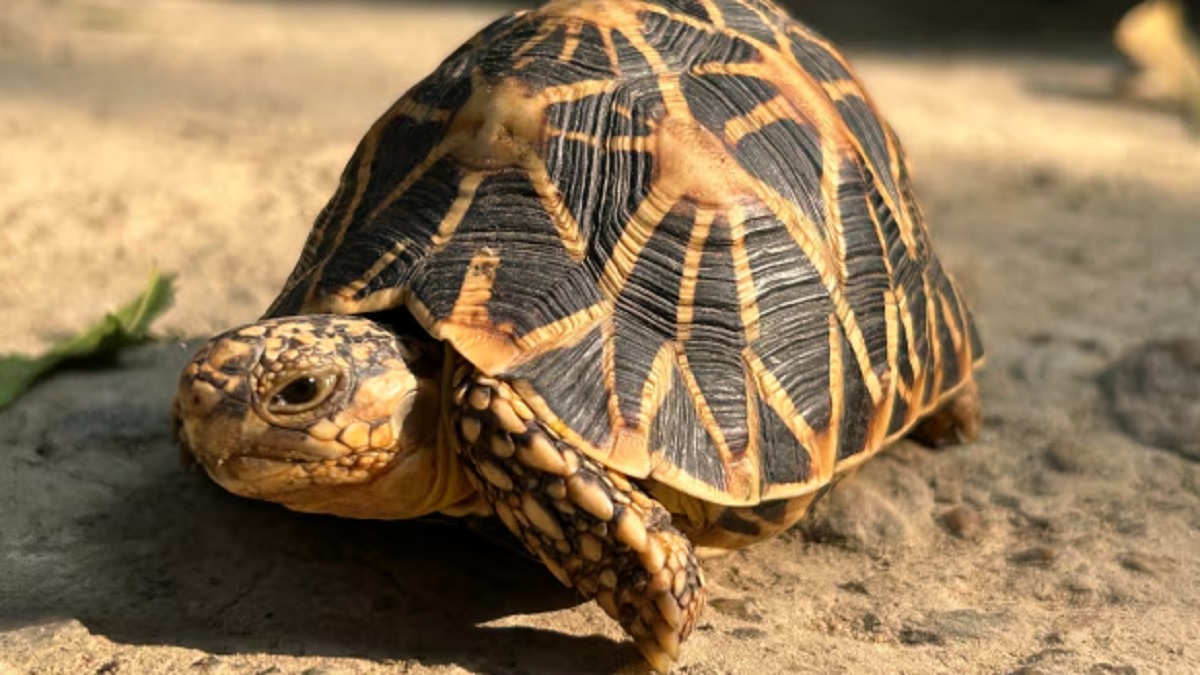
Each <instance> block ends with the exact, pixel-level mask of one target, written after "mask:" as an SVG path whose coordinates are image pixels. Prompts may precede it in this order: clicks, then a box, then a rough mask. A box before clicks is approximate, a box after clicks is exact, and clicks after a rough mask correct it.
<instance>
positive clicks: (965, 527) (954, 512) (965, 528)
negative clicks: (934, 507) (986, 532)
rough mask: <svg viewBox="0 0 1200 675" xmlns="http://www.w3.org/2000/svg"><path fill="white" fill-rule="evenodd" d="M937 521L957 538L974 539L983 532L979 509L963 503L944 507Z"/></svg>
mask: <svg viewBox="0 0 1200 675" xmlns="http://www.w3.org/2000/svg"><path fill="white" fill-rule="evenodd" d="M938 521H939V522H940V523H941V524H942V527H943V528H945V529H946V531H947V532H949V533H950V534H952V535H954V536H955V537H958V538H959V539H967V540H969V541H975V540H977V539H979V537H980V535H981V534H982V532H983V517H982V516H980V515H979V511H977V510H975V509H974V508H972V507H970V506H967V505H965V504H959V505H958V506H953V507H951V508H949V509H946V510H945V511H943V512H942V515H941V516H940V517H939V518H938Z"/></svg>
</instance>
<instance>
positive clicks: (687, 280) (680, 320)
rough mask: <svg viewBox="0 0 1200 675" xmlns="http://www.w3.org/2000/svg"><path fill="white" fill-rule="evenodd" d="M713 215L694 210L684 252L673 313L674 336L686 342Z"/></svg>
mask: <svg viewBox="0 0 1200 675" xmlns="http://www.w3.org/2000/svg"><path fill="white" fill-rule="evenodd" d="M715 217H716V214H715V213H713V212H712V211H707V210H705V211H697V212H696V222H695V223H694V224H693V225H692V234H691V237H690V238H689V239H688V247H687V251H686V252H685V253H684V257H683V270H682V272H681V273H680V279H679V311H678V313H677V314H676V315H675V336H676V339H677V340H679V341H680V342H686V341H687V340H688V339H690V338H691V336H692V319H693V317H694V313H695V307H694V303H695V301H696V282H697V280H698V278H699V276H700V260H701V258H702V256H703V255H704V243H705V242H706V241H708V233H709V230H710V229H711V228H712V223H713V219H714V218H715Z"/></svg>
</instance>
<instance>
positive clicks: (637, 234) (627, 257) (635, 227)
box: [600, 189, 674, 301]
mask: <svg viewBox="0 0 1200 675" xmlns="http://www.w3.org/2000/svg"><path fill="white" fill-rule="evenodd" d="M656 201H657V200H656V199H655V198H654V190H653V189H651V190H650V193H649V194H648V195H646V197H645V198H644V199H642V203H641V204H639V205H638V208H637V211H635V212H634V213H633V215H631V216H630V217H629V220H628V221H626V223H625V228H624V229H623V230H621V236H620V238H618V239H617V243H616V245H615V246H613V250H612V252H611V254H610V255H609V258H608V263H606V264H605V265H604V271H603V272H602V273H601V275H600V290H601V291H602V292H603V293H604V297H605V298H607V299H608V300H610V301H616V298H617V296H618V295H620V294H621V290H622V289H624V288H625V284H626V282H628V281H629V275H630V274H632V273H633V267H634V265H636V264H637V261H638V258H639V257H641V255H642V250H643V249H644V248H645V247H646V243H647V242H649V241H650V235H652V234H653V233H654V230H655V229H656V228H657V227H658V225H659V224H660V223H661V222H662V220H663V218H665V217H666V216H667V213H669V212H670V210H671V209H670V208H662V207H661V206H659V205H658V204H657V203H656ZM671 208H674V205H673V204H672V205H671Z"/></svg>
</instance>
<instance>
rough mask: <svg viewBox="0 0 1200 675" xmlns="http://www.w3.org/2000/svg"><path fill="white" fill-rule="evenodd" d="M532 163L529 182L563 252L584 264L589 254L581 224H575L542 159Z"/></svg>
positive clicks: (573, 260) (572, 259)
mask: <svg viewBox="0 0 1200 675" xmlns="http://www.w3.org/2000/svg"><path fill="white" fill-rule="evenodd" d="M531 163H532V165H533V166H532V167H531V168H530V170H529V180H530V182H531V183H533V189H534V190H535V191H537V194H538V199H539V200H541V202H542V208H543V209H544V210H545V211H546V213H547V214H549V215H550V220H552V221H553V222H554V229H555V230H557V231H558V240H559V241H560V242H562V245H563V250H565V251H566V252H567V256H568V257H569V258H570V259H571V261H572V262H576V263H578V262H583V256H584V255H585V254H586V253H587V242H586V241H585V240H584V239H583V236H582V235H581V234H580V233H579V224H578V223H577V222H575V216H574V215H573V214H572V213H571V209H569V208H567V204H566V200H564V199H563V196H562V193H560V192H559V191H558V186H557V185H555V184H554V181H553V180H552V179H551V178H550V174H549V172H548V171H547V170H546V164H545V163H544V162H543V161H542V160H540V159H537V160H533V161H532V162H531Z"/></svg>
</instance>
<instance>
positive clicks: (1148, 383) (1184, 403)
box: [1100, 338, 1200, 461]
mask: <svg viewBox="0 0 1200 675" xmlns="http://www.w3.org/2000/svg"><path fill="white" fill-rule="evenodd" d="M1100 384H1101V386H1102V387H1103V389H1104V392H1105V394H1106V395H1107V398H1108V405H1109V410H1110V412H1111V413H1112V415H1113V416H1114V417H1115V418H1116V421H1117V424H1118V425H1119V426H1120V427H1121V429H1122V430H1124V431H1125V433H1127V434H1129V435H1130V436H1132V437H1133V438H1135V439H1136V440H1137V441H1138V442H1140V443H1145V444H1146V445H1153V446H1156V447H1160V448H1164V449H1166V450H1172V451H1174V452H1177V453H1179V454H1181V455H1183V456H1184V457H1187V458H1188V459H1192V460H1195V461H1200V338H1176V339H1171V340H1159V341H1154V342H1148V343H1146V344H1144V345H1142V346H1140V347H1137V348H1135V349H1133V350H1131V351H1130V352H1128V353H1127V354H1125V355H1124V356H1123V357H1121V359H1120V360H1118V361H1117V362H1116V363H1115V364H1113V366H1112V367H1111V368H1110V369H1109V370H1108V371H1106V372H1105V373H1104V374H1103V375H1102V376H1101V378H1100Z"/></svg>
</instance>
